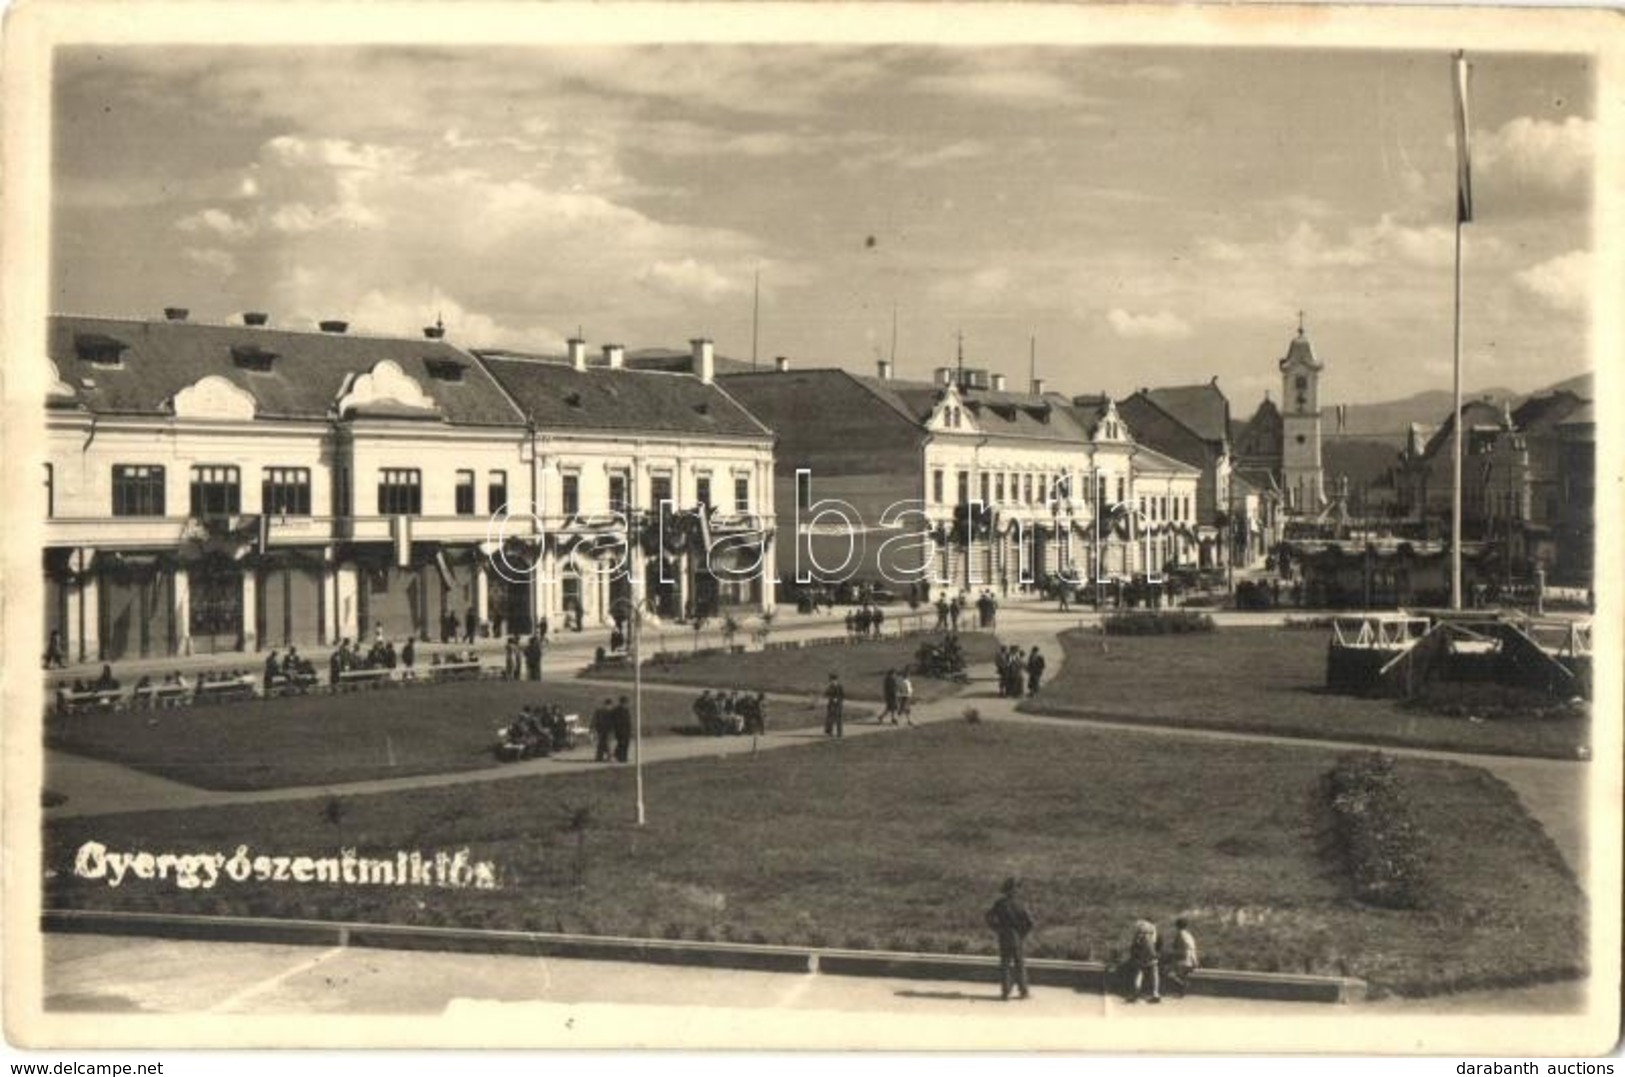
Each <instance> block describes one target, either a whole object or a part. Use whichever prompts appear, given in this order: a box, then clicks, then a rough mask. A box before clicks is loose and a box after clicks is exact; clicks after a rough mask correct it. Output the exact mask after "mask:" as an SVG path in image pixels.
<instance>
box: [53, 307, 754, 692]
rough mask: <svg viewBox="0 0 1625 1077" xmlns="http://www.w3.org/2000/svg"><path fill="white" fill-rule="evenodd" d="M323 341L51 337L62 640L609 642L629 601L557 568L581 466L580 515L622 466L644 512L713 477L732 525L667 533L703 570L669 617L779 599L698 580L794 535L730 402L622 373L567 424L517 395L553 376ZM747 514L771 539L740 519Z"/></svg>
mask: <svg viewBox="0 0 1625 1077" xmlns="http://www.w3.org/2000/svg"><path fill="white" fill-rule="evenodd" d="M323 327H324V328H323V331H321V332H302V331H289V330H283V329H277V328H272V327H270V326H269V325H268V324H267V319H266V318H265V316H263V315H248V316H245V324H241V325H211V324H200V323H195V322H190V321H187V320H186V319H185V314H184V312H179V311H172V312H168V313H167V315H166V318H165V319H164V320H161V321H160V320H153V321H145V320H135V319H108V318H90V317H66V316H60V317H53V318H51V319H50V323H49V331H48V357H47V358H48V360H49V362H50V364H51V366H52V379H51V381H52V385H51V390H50V392H49V394H48V398H47V401H46V403H47V438H48V454H47V463H46V465H45V476H44V494H45V496H44V501H45V505H44V509H45V516H46V521H47V522H46V540H45V550H44V552H43V571H44V574H45V580H46V632H47V634H49V633H50V632H52V631H55V632H56V633H57V634H58V638H59V639H60V640H61V641H62V644H63V649H64V651H65V652H66V653H67V654H68V655H69V656H70V657H71V658H72V659H74V660H78V661H95V660H98V659H100V660H109V661H111V660H119V659H131V658H142V657H147V658H151V657H159V656H165V655H185V654H194V653H210V652H217V651H254V650H263V649H268V648H272V647H285V646H288V645H300V646H323V645H329V646H330V645H334V644H337V643H338V642H339V641H341V640H344V639H351V640H357V641H362V640H366V641H370V640H372V639H374V638H387V639H392V640H396V641H401V640H404V639H405V638H407V637H412V638H417V639H420V640H437V639H442V638H444V637H446V636H447V635H450V634H452V633H455V634H456V635H457V636H459V637H461V636H465V635H467V634H469V632H470V631H471V630H472V631H473V632H474V633H475V634H481V633H486V632H491V633H495V632H502V633H514V632H521V633H522V632H528V631H530V630H531V629H532V627H533V626H535V625H536V623H537V621H538V620H539V618H540V617H542V616H548V615H550V614H551V615H553V616H558V617H562V615H564V614H565V612H566V610H569V611H570V612H571V613H572V614H573V615H574V619H575V621H576V622H577V623H579V622H580V621H581V620H582V618H583V617H586V618H587V619H589V620H593V619H597V620H602V621H607V620H608V619H609V618H610V616H611V613H612V606H613V600H612V599H610V598H607V597H603V596H602V595H601V594H599V593H596V592H591V591H589V590H588V589H586V587H585V585H583V584H579V583H568V582H565V581H567V580H569V579H570V576H569V575H568V574H565V573H560V574H557V575H555V576H553V577H548V576H546V575H545V574H543V573H542V572H538V571H536V567H537V566H538V564H539V563H541V562H542V561H543V560H545V556H544V554H543V552H542V551H543V550H544V547H545V548H548V549H552V550H554V551H555V552H557V550H558V549H559V544H560V543H561V542H564V541H566V540H564V539H560V538H557V537H555V538H553V539H551V540H549V539H547V537H546V536H547V535H549V534H552V533H553V532H554V528H553V525H555V524H559V525H563V523H564V519H565V514H561V513H560V512H559V511H558V509H559V508H560V507H561V506H562V501H563V498H564V497H565V492H564V489H563V487H564V485H565V483H564V480H563V476H564V475H566V474H568V473H569V469H570V468H571V467H576V468H578V475H579V479H578V481H579V482H580V483H581V486H580V487H579V488H578V492H577V495H576V496H578V497H589V496H590V497H597V496H599V494H600V493H602V490H601V489H600V488H599V486H590V485H589V481H588V477H589V476H602V480H601V482H600V485H602V483H603V482H608V481H609V480H608V476H609V474H610V473H611V471H613V470H614V469H615V468H620V467H622V466H623V465H624V467H625V474H626V476H627V481H628V483H629V484H630V486H629V491H628V493H627V495H626V496H627V497H628V498H631V497H633V496H636V497H641V498H644V499H646V500H647V499H648V498H650V497H653V496H654V494H656V493H662V492H664V491H669V493H670V495H671V500H673V501H674V502H675V503H676V504H678V505H682V504H684V503H685V501H686V500H693V499H694V498H695V495H696V494H703V491H704V488H703V486H702V485H701V482H702V478H701V477H702V476H707V475H709V476H711V477H712V481H713V482H714V483H715V484H716V485H715V487H714V489H715V490H716V493H715V494H714V495H713V496H714V499H715V500H716V502H717V507H718V509H719V510H720V509H721V508H722V498H723V496H724V489H726V494H727V496H729V497H730V498H731V499H732V500H731V502H730V504H729V511H727V512H722V511H718V512H717V513H715V514H713V515H711V516H708V517H707V518H706V519H705V520H704V521H703V523H700V522H697V514H695V513H694V512H688V513H686V514H682V513H673V512H668V516H669V517H671V518H672V519H673V520H677V521H678V522H677V523H676V524H674V526H673V527H671V528H668V529H667V531H668V532H669V533H670V534H671V535H673V536H676V537H672V538H670V540H669V541H670V549H669V550H667V551H666V553H665V557H666V559H667V560H668V561H675V562H677V563H679V564H680V565H681V568H682V569H683V572H677V573H675V574H674V573H673V572H670V571H668V572H665V573H663V574H662V573H657V574H656V575H655V582H656V583H657V584H658V583H661V581H662V580H664V579H671V580H673V581H674V582H672V583H671V584H670V585H668V589H667V590H666V591H660V592H659V593H660V596H661V597H660V602H661V603H662V605H661V609H662V611H663V612H668V613H674V614H675V613H680V612H682V605H683V604H685V603H688V602H690V601H691V600H692V596H694V595H698V596H699V598H700V601H701V604H702V605H715V606H721V605H724V604H727V603H729V602H734V603H748V604H756V605H759V604H761V603H763V602H771V588H768V587H765V586H764V585H763V583H762V581H761V578H760V573H758V575H757V577H756V578H755V580H754V582H753V581H751V580H749V579H740V578H739V575H740V574H738V573H735V574H734V575H732V576H729V578H728V580H727V581H726V586H724V585H723V583H721V582H718V581H715V580H714V579H712V578H710V577H704V580H703V582H701V583H695V580H696V576H695V572H696V569H695V568H694V566H693V563H692V560H691V559H690V557H689V548H690V547H692V546H695V545H697V543H698V542H699V540H700V538H701V537H702V536H704V535H708V534H710V533H713V532H719V533H724V534H734V533H738V534H742V535H745V536H747V537H744V538H741V539H739V540H738V542H737V543H736V544H734V545H732V546H729V547H727V550H726V551H724V553H723V554H722V555H721V556H722V557H725V558H731V559H732V560H733V561H735V562H738V561H745V562H746V563H749V558H748V555H747V554H746V553H744V552H742V551H744V550H745V549H746V548H747V547H748V546H749V544H750V543H751V542H752V541H754V542H758V543H761V542H766V541H770V538H769V536H770V534H771V512H770V506H771V499H772V491H771V482H772V465H771V452H772V443H771V438H770V436H769V435H768V434H767V432H766V431H765V429H764V428H762V427H761V425H760V424H757V423H754V421H752V420H750V419H749V417H748V416H744V415H743V413H742V411H741V410H740V409H739V408H738V406H737V405H734V404H733V403H732V402H731V401H729V400H728V399H727V397H726V394H723V393H721V392H720V391H719V390H717V389H716V388H715V386H713V385H710V384H705V385H702V384H701V380H700V379H699V378H698V377H696V376H693V375H687V374H684V375H672V374H653V373H648V374H645V373H633V372H630V371H627V372H621V371H615V372H611V373H609V374H607V375H606V376H605V377H604V378H603V379H596V380H594V379H590V378H589V380H594V384H596V383H597V380H603V381H605V382H606V383H608V384H610V385H611V386H612V388H611V389H610V390H609V395H608V398H607V399H608V400H609V401H610V403H609V404H608V405H606V404H605V403H604V402H603V401H595V402H594V403H593V404H592V406H591V407H590V408H587V409H585V410H584V409H582V408H577V407H575V406H574V405H572V404H571V403H570V402H569V400H568V397H569V392H570V390H565V391H564V392H563V395H562V396H561V397H559V399H558V400H557V401H555V402H554V403H555V405H556V406H554V407H553V408H552V410H548V409H545V408H539V407H535V406H533V407H531V408H529V409H526V408H523V407H521V406H520V405H519V404H518V403H516V399H515V394H516V393H517V394H521V395H522V394H525V393H527V392H529V391H530V389H529V387H530V386H531V385H532V384H533V383H536V384H540V385H542V386H543V387H544V388H543V389H542V390H540V391H541V392H542V393H543V394H544V395H545V394H546V393H547V392H548V391H551V389H550V388H548V387H549V386H551V382H550V381H549V378H548V376H547V375H545V374H542V375H538V376H534V377H533V376H531V375H528V374H523V373H520V372H516V371H513V370H511V369H510V367H512V366H514V364H506V363H502V362H499V361H497V360H486V359H483V358H481V357H479V356H476V355H475V354H473V353H472V352H469V351H466V350H463V349H461V348H458V347H455V346H453V345H452V344H450V343H448V342H447V341H446V340H445V339H444V337H443V329H441V328H440V327H438V326H434V327H430V328H428V329H426V330H425V331H424V332H425V335H424V337H423V338H421V339H412V338H389V337H375V336H362V335H359V334H351V333H349V332H347V326H345V325H344V323H342V322H326V323H323ZM498 368H500V369H501V370H502V372H503V374H504V375H505V376H506V377H509V379H510V380H511V381H512V383H513V384H512V386H505V385H504V384H502V383H499V381H498V379H497V377H496V376H494V374H493V370H494V369H498ZM558 369H561V370H564V371H567V372H569V373H572V374H575V373H576V372H574V371H570V369H569V365H568V364H567V363H566V364H560V365H558ZM650 381H658V382H659V383H660V384H659V386H658V387H646V388H641V389H634V388H632V386H633V385H642V383H644V382H650ZM552 388H557V387H552ZM582 395H583V396H584V397H586V396H589V395H590V394H589V393H583V394H582ZM617 395H618V397H619V398H620V400H621V404H620V405H617V404H616V403H614V402H615V400H616V399H617ZM650 398H658V399H660V400H661V401H662V402H663V407H665V409H666V410H667V411H670V410H674V409H675V410H681V409H687V411H688V412H689V413H690V414H691V415H692V417H693V419H692V421H691V422H686V421H685V422H682V423H671V424H668V425H666V426H661V425H660V424H659V423H658V422H653V421H651V420H650V419H649V414H650V413H649V411H648V409H647V408H644V407H642V406H641V405H639V404H638V403H636V402H637V401H640V400H646V399H650ZM673 402H679V403H673ZM532 403H533V405H534V404H535V403H536V402H535V401H532ZM575 412H581V414H580V415H574V416H573V417H570V418H567V417H566V416H567V414H573V413H575ZM593 423H602V424H603V426H602V428H601V429H599V430H597V431H594V430H593V429H591V426H592V424H593ZM549 424H551V425H549ZM610 445H618V446H620V448H619V449H618V450H617V451H615V452H611V451H609V449H608V448H607V446H610ZM594 467H597V468H598V471H597V472H594V471H593V468H594ZM593 481H600V480H599V479H598V478H596V477H595V478H594V480H593ZM663 484H665V485H663ZM741 496H742V497H743V499H744V501H743V503H744V504H746V505H747V509H746V510H745V513H744V515H745V516H748V519H742V518H735V517H740V515H741V514H740V513H738V512H735V511H733V510H734V509H736V508H737V506H738V505H739V504H740V503H741V501H740V498H741ZM698 500H699V501H704V500H705V498H704V497H703V496H701V497H699V498H698ZM536 504H540V505H541V506H543V509H542V513H541V514H540V515H539V516H537V515H536V514H533V513H531V509H530V506H532V505H536ZM588 504H589V503H588V502H583V503H582V507H583V508H585V507H586V506H587V505H588ZM758 505H760V506H767V507H769V511H768V512H766V513H763V512H762V511H760V510H759V509H757V508H755V506H758ZM521 506H522V508H521ZM692 507H693V506H692V505H690V508H692ZM548 513H552V515H548ZM570 515H573V516H575V517H576V519H575V523H574V525H573V527H574V530H575V532H585V531H588V530H591V529H589V528H586V527H585V526H584V524H583V521H582V519H581V517H580V514H579V513H576V514H570ZM516 517H519V519H518V520H517V521H516V519H515V518H516ZM560 530H562V531H563V532H565V533H570V532H571V526H562V527H561V528H560ZM658 530H659V529H658V528H657V529H656V531H658ZM660 537H661V536H660V535H659V534H656V535H654V536H653V540H654V541H658V540H659V539H660ZM549 541H551V542H552V545H551V546H548V543H549ZM685 543H686V544H687V545H685ZM679 547H682V548H681V549H679ZM549 567H551V566H549ZM684 572H686V573H687V575H684V574H683V573H684ZM724 575H727V574H726V573H724ZM713 583H715V587H714V588H713V587H712V584H713ZM606 586H607V585H606ZM622 586H623V587H624V588H625V590H626V591H627V592H628V593H629V592H630V590H631V589H630V587H629V586H628V585H625V584H623V585H622ZM685 587H686V588H688V591H687V592H685V591H684V588H685ZM674 604H675V605H674Z"/></svg>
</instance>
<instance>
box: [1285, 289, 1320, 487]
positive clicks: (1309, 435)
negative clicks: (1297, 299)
mask: <svg viewBox="0 0 1625 1077" xmlns="http://www.w3.org/2000/svg"><path fill="white" fill-rule="evenodd" d="M1280 367H1281V485H1282V488H1283V489H1284V491H1285V493H1286V497H1287V505H1288V506H1290V508H1291V510H1292V511H1293V512H1296V513H1300V514H1302V513H1318V512H1319V511H1320V510H1321V509H1322V508H1324V507H1325V506H1326V487H1325V480H1324V479H1323V478H1322V472H1321V466H1320V371H1321V364H1320V361H1319V360H1318V359H1316V358H1315V349H1314V348H1313V347H1311V346H1310V344H1309V338H1308V337H1307V336H1305V335H1304V332H1303V313H1302V312H1301V311H1300V312H1299V313H1298V335H1297V336H1296V337H1295V338H1294V339H1293V341H1292V344H1291V346H1290V347H1288V348H1287V352H1286V358H1284V359H1282V360H1281V362H1280Z"/></svg>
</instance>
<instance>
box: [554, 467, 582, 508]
mask: <svg viewBox="0 0 1625 1077" xmlns="http://www.w3.org/2000/svg"><path fill="white" fill-rule="evenodd" d="M559 479H560V483H559V487H560V489H559V511H560V512H562V513H564V515H566V516H574V515H576V514H577V513H579V512H580V511H581V476H580V475H577V474H574V473H573V472H567V473H565V474H564V475H561V476H559Z"/></svg>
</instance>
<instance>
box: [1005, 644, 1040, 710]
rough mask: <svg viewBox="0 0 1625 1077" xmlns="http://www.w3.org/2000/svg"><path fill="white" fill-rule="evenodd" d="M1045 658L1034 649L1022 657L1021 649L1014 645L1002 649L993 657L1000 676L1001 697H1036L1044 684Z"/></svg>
mask: <svg viewBox="0 0 1625 1077" xmlns="http://www.w3.org/2000/svg"><path fill="white" fill-rule="evenodd" d="M1044 665H1045V662H1044V656H1043V655H1042V654H1040V653H1039V650H1038V648H1037V647H1034V648H1033V649H1032V650H1031V651H1029V652H1028V653H1027V656H1026V657H1025V658H1023V657H1022V654H1021V648H1020V647H1017V646H1015V645H1014V644H1012V645H1011V646H1008V647H1000V648H999V650H998V653H997V654H995V655H994V656H993V667H994V669H996V670H997V671H998V675H999V695H1001V696H1005V697H1007V698H1011V699H1020V698H1021V697H1022V696H1023V695H1029V696H1036V695H1037V694H1038V689H1039V688H1041V687H1042V686H1043V683H1044Z"/></svg>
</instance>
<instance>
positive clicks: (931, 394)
mask: <svg viewBox="0 0 1625 1077" xmlns="http://www.w3.org/2000/svg"><path fill="white" fill-rule="evenodd" d="M853 376H854V378H856V380H857V381H858V383H859V384H860V385H863V386H865V387H867V388H868V389H869V391H870V392H872V393H874V394H875V395H876V396H879V397H881V398H882V399H884V400H886V401H887V402H889V403H891V404H892V406H893V407H895V408H896V409H897V410H898V411H900V412H902V413H903V414H904V415H906V416H908V417H910V418H911V419H912V420H913V421H914V422H917V423H923V422H925V421H926V420H927V419H929V418H930V417H931V413H932V411H934V410H935V408H936V405H937V401H938V400H939V399H940V398H941V396H942V390H943V387H942V386H940V385H937V384H935V383H933V382H926V381H905V380H902V379H898V378H874V377H863V376H858V375H853ZM959 398H960V399H961V400H963V401H964V402H965V406H966V407H967V408H968V409H969V410H970V413H971V415H972V416H973V417H974V418H975V421H976V425H977V427H978V428H979V429H980V430H981V431H982V433H984V434H988V435H992V436H995V437H1022V438H1039V439H1042V440H1045V441H1064V442H1067V443H1070V444H1074V445H1082V444H1083V443H1084V442H1085V441H1087V440H1088V438H1089V433H1088V430H1087V429H1086V428H1084V427H1083V426H1082V425H1080V424H1079V422H1078V417H1077V416H1076V415H1075V414H1074V413H1073V411H1072V408H1071V407H1070V406H1069V405H1068V404H1067V400H1066V397H1064V396H1061V395H1060V394H1058V393H1045V394H1043V395H1042V396H1035V395H1034V394H1032V393H1012V392H1007V391H1004V392H1001V391H999V390H996V389H970V388H961V389H960V390H959Z"/></svg>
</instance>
